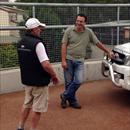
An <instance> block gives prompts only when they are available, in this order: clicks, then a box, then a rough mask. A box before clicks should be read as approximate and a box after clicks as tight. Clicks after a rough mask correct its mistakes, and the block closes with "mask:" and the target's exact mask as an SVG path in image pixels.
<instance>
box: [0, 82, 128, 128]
mask: <svg viewBox="0 0 130 130" xmlns="http://www.w3.org/2000/svg"><path fill="white" fill-rule="evenodd" d="M62 91H63V86H55V87H51V88H50V99H49V100H50V101H49V108H48V112H47V113H44V114H43V115H42V117H41V120H40V124H39V127H38V130H130V91H126V90H124V89H120V88H117V87H115V86H114V85H113V84H112V83H111V81H110V80H101V81H93V82H87V83H85V84H83V85H82V86H81V87H80V89H79V91H78V93H77V97H78V101H79V103H80V104H81V105H82V109H81V110H75V109H73V108H70V107H68V108H67V109H61V108H60V99H59V94H60V93H61V92H62ZM23 97H24V92H23V91H22V92H16V93H10V94H3V95H0V130H16V127H17V123H18V118H19V111H20V109H21V106H22V103H23ZM30 118H31V117H29V119H28V121H27V124H26V129H25V130H29V124H30Z"/></svg>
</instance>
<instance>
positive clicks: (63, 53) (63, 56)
mask: <svg viewBox="0 0 130 130" xmlns="http://www.w3.org/2000/svg"><path fill="white" fill-rule="evenodd" d="M66 53H67V44H66V43H62V45H61V60H62V67H63V68H64V69H66V68H67V63H66Z"/></svg>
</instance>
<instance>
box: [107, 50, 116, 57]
mask: <svg viewBox="0 0 130 130" xmlns="http://www.w3.org/2000/svg"><path fill="white" fill-rule="evenodd" d="M108 56H109V58H111V59H115V54H114V53H113V52H112V51H109V53H108Z"/></svg>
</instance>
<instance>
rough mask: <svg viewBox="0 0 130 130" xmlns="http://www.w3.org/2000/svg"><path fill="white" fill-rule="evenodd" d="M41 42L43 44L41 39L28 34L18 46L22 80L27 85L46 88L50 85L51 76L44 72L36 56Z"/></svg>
mask: <svg viewBox="0 0 130 130" xmlns="http://www.w3.org/2000/svg"><path fill="white" fill-rule="evenodd" d="M39 42H42V39H41V38H40V37H37V36H33V35H31V34H30V33H27V34H26V35H25V36H24V38H23V39H22V40H21V41H20V42H19V44H18V48H17V50H18V59H19V63H20V70H21V80H22V83H23V84H25V85H31V86H46V85H48V84H49V83H50V78H51V77H50V74H49V73H47V72H46V71H45V70H44V68H43V67H42V65H41V63H40V62H39V59H38V57H37V54H36V45H37V44H38V43H39ZM42 43H43V42H42ZM44 46H45V45H44Z"/></svg>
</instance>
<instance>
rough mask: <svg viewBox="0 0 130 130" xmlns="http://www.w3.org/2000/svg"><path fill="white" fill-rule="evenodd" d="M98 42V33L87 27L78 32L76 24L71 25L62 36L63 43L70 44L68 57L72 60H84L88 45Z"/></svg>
mask: <svg viewBox="0 0 130 130" xmlns="http://www.w3.org/2000/svg"><path fill="white" fill-rule="evenodd" d="M98 42H99V40H98V38H97V37H96V35H95V34H94V33H93V31H92V30H91V29H89V28H87V27H85V29H84V31H82V32H77V31H76V30H75V26H72V27H69V28H67V29H66V31H65V33H64V36H63V38H62V43H63V44H64V43H65V44H68V46H67V57H66V58H67V59H70V60H79V61H82V60H84V58H85V56H86V48H87V46H91V45H92V44H93V45H95V44H97V43H98Z"/></svg>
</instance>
